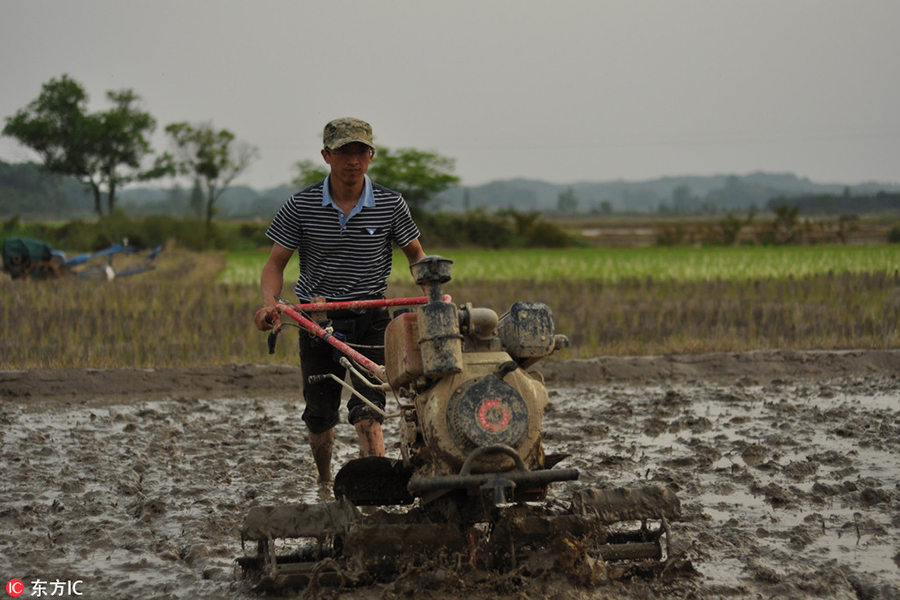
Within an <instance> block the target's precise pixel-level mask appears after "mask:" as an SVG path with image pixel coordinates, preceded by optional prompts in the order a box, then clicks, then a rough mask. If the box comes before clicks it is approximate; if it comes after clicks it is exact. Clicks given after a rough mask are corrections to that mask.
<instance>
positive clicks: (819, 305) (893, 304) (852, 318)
mask: <svg viewBox="0 0 900 600" xmlns="http://www.w3.org/2000/svg"><path fill="white" fill-rule="evenodd" d="M446 256H447V257H448V258H451V259H452V260H453V261H454V264H453V275H454V278H453V281H451V282H450V283H448V284H447V285H446V286H445V292H446V293H449V294H451V295H452V296H453V300H454V302H456V303H460V304H461V303H465V302H471V303H472V304H473V305H475V306H482V307H488V308H492V309H494V310H495V311H497V312H498V313H503V312H505V311H506V310H507V309H508V308H509V306H510V304H512V303H513V302H515V301H518V300H527V301H542V302H545V303H546V304H547V305H549V306H550V307H551V309H552V310H553V315H554V322H555V326H556V330H557V332H559V333H563V334H565V335H567V336H568V337H569V339H570V340H571V348H570V349H568V350H565V351H564V352H563V353H562V354H561V357H562V358H568V357H592V356H600V355H642V354H643V355H649V354H665V353H672V354H678V353H696V352H714V351H746V350H757V349H766V348H795V349H816V348H818V349H838V348H900V274H898V270H900V246H811V247H778V248H759V247H756V248H709V249H706V248H678V249H659V248H649V249H640V250H603V249H595V250H561V251H551V250H525V251H493V252H471V251H453V252H447V253H446ZM265 258H266V253H265V252H252V253H250V252H248V253H240V254H230V255H227V256H226V255H225V254H223V253H213V252H208V253H190V252H185V251H178V250H174V249H167V250H165V251H164V252H163V254H161V255H160V257H159V259H158V261H159V262H158V266H157V269H156V270H154V271H151V272H148V273H144V274H141V275H139V276H135V277H133V278H128V279H122V280H116V281H112V282H84V281H79V280H74V279H71V280H61V281H55V282H31V281H12V280H10V279H9V278H8V277H5V276H3V277H2V278H0V297H2V299H3V301H2V303H0V330H2V331H3V336H2V337H0V369H3V370H14V369H34V368H85V367H89V368H116V367H139V368H159V367H169V366H196V365H205V364H233V363H277V364H296V363H297V359H296V351H297V340H296V334H295V333H293V330H291V331H290V332H289V333H290V334H287V333H286V334H285V335H282V336H281V338H282V339H281V340H280V342H279V346H278V349H277V351H276V353H275V354H274V355H269V354H267V352H266V335H265V334H264V333H261V332H259V331H257V330H256V329H255V327H254V326H253V324H252V315H253V313H254V312H255V311H256V309H257V308H258V307H259V306H260V305H261V299H260V297H259V288H258V277H259V269H260V267H261V266H262V264H263V262H264V261H265ZM397 258H399V262H397V263H396V268H395V273H394V275H393V277H392V279H391V282H390V286H389V289H388V295H389V296H394V297H400V296H414V295H419V293H420V290H419V289H418V288H417V286H415V284H414V283H412V282H411V281H410V277H409V274H408V273H409V272H408V269H407V267H406V264H405V260H404V259H403V258H402V255H399V254H398V255H397ZM291 268H292V269H293V271H292V273H290V274H289V275H288V276H287V277H286V282H285V293H284V295H285V297H288V298H292V297H293V294H292V293H291V287H292V285H293V283H292V281H291V280H292V279H293V277H294V276H295V274H296V270H295V269H296V266H295V265H294V266H293V267H291Z"/></svg>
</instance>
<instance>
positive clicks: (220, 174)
mask: <svg viewBox="0 0 900 600" xmlns="http://www.w3.org/2000/svg"><path fill="white" fill-rule="evenodd" d="M166 133H168V134H169V135H170V136H171V137H172V141H173V143H174V146H175V155H176V156H175V157H174V158H173V157H171V156H169V157H168V159H169V160H170V161H171V164H172V165H173V168H174V169H175V170H176V172H178V173H179V174H181V175H190V176H191V177H193V178H194V179H195V181H199V182H201V183H202V185H203V189H204V192H205V194H206V232H207V241H208V240H209V235H210V231H211V230H210V226H211V225H212V218H213V215H215V204H216V200H218V199H219V198H220V197H221V196H222V194H223V193H224V192H225V190H227V189H228V187H229V186H230V185H231V183H232V182H233V181H234V180H235V178H236V177H237V176H238V175H240V174H241V173H243V172H244V171H245V170H246V169H247V167H249V166H250V164H251V163H252V162H253V161H254V160H255V159H256V157H257V156H258V155H259V151H258V150H257V148H256V147H255V146H251V145H250V144H247V143H246V142H239V141H236V139H235V136H234V134H233V133H231V132H230V131H228V130H227V129H221V130H219V131H216V130H215V129H213V127H212V125H210V124H201V125H197V126H194V125H190V124H189V123H184V122H182V123H172V124H171V125H168V126H167V127H166Z"/></svg>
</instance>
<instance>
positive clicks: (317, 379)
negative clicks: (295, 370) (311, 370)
mask: <svg viewBox="0 0 900 600" xmlns="http://www.w3.org/2000/svg"><path fill="white" fill-rule="evenodd" d="M329 377H331V375H328V374H325V375H310V376H309V377H307V378H306V380H307V381H308V382H309V383H318V382H320V381H325V380H326V379H328V378H329Z"/></svg>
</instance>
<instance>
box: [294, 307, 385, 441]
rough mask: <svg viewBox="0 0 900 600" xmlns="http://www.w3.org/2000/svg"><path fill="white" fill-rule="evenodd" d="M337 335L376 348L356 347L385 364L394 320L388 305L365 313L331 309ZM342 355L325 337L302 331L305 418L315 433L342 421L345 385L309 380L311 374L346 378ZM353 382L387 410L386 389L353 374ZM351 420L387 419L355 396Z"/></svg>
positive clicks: (349, 401) (376, 403)
mask: <svg viewBox="0 0 900 600" xmlns="http://www.w3.org/2000/svg"><path fill="white" fill-rule="evenodd" d="M328 318H329V319H330V320H331V324H332V327H333V328H334V332H335V334H341V335H343V336H344V339H343V341H344V342H346V343H348V344H361V345H363V346H375V347H374V348H366V347H362V348H354V350H357V351H358V352H359V353H360V354H362V355H363V356H365V357H366V358H368V359H369V360H371V361H373V362H375V363H376V364H379V365H383V364H384V330H385V329H386V328H387V325H388V323H389V322H390V320H391V317H390V313H389V312H388V309H387V308H370V309H367V310H364V311H362V312H354V311H349V310H340V311H329V313H328ZM341 356H343V354H342V353H341V352H340V351H339V350H337V349H336V348H334V347H333V346H331V345H330V344H328V343H327V342H325V341H324V340H322V339H320V338H318V337H316V336H312V335H310V334H309V333H308V332H306V331H304V330H302V329H301V330H300V371H301V373H302V376H303V399H304V400H305V401H306V408H304V409H303V416H302V418H303V421H304V422H305V423H306V426H307V427H308V428H309V430H310V431H311V432H312V433H324V432H326V431H328V430H329V429H331V428H333V427H334V426H335V425H337V424H338V423H339V422H340V414H339V412H340V408H341V394H342V392H343V389H344V388H343V386H342V385H341V384H339V383H338V382H337V381H334V380H333V379H331V378H328V379H324V380H322V381H318V382H315V383H309V377H310V376H311V375H321V374H325V373H333V374H335V375H336V376H337V377H338V379H341V380H343V379H344V377H345V376H346V374H347V370H346V369H345V368H344V367H342V366H341V365H340V364H339V363H338V361H339V360H340V358H341ZM350 381H351V383H352V384H353V387H354V389H356V390H357V391H358V392H359V393H360V394H362V395H363V396H365V397H366V398H367V399H368V400H369V401H370V402H372V403H373V404H375V405H376V406H378V407H379V408H381V409H382V410H384V406H385V397H384V392H382V391H381V390H376V389H372V388H370V387H368V386H367V385H366V384H365V383H363V382H361V381H360V380H359V378H358V377H356V376H355V375H353V374H352V373H351V374H350ZM347 410H348V412H349V418H348V421H349V422H350V424H351V425H356V423H358V422H360V421H363V420H365V419H375V420H376V421H378V422H379V423H381V422H383V421H384V417H383V416H382V415H381V413H379V412H377V411H375V410H373V409H372V408H371V407H369V406H368V405H367V404H366V403H365V402H363V401H362V400H360V399H359V398H357V397H356V396H355V395H352V394H351V396H350V399H349V400H348V401H347Z"/></svg>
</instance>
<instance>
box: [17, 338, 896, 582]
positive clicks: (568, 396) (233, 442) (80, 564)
mask: <svg viewBox="0 0 900 600" xmlns="http://www.w3.org/2000/svg"><path fill="white" fill-rule="evenodd" d="M539 366H540V367H541V369H542V370H543V371H544V372H545V374H546V375H547V378H548V385H549V387H550V407H549V409H548V411H547V414H546V418H545V426H544V431H545V435H544V444H545V448H546V450H547V452H568V453H571V454H572V457H570V458H568V459H567V460H566V461H564V462H563V463H561V465H560V467H570V468H571V467H575V468H578V469H579V470H580V472H581V477H580V479H579V481H577V482H570V483H564V484H555V487H554V488H553V489H554V492H553V494H554V496H555V497H557V498H559V499H562V500H564V499H565V498H566V497H567V495H568V494H570V493H571V491H572V490H573V489H576V488H578V487H583V486H592V487H618V486H629V485H645V484H648V483H652V484H662V485H666V486H669V487H671V488H672V489H675V490H677V493H678V496H679V498H680V499H681V504H682V512H683V516H682V518H681V520H680V521H678V522H676V523H673V539H674V542H675V550H676V553H677V554H678V557H679V559H680V560H681V561H682V564H689V565H690V566H689V567H688V568H683V569H681V570H680V571H679V572H677V573H675V574H673V576H671V577H670V576H667V577H665V578H664V579H656V580H649V581H648V580H641V579H632V580H629V581H621V582H615V583H610V584H607V585H601V586H594V587H587V586H585V585H582V584H581V583H579V582H578V581H577V580H576V579H573V578H570V577H569V576H567V575H566V574H565V573H563V572H561V571H551V573H549V574H546V575H544V576H540V577H529V576H523V575H521V574H518V575H517V574H515V573H514V574H512V575H508V576H503V577H493V578H491V577H485V576H484V575H483V574H481V573H477V572H472V571H468V570H463V571H449V570H446V569H438V570H431V571H429V570H419V571H411V572H408V573H406V574H405V575H404V576H403V577H401V578H399V579H398V580H396V581H394V582H391V583H386V584H379V585H375V586H372V587H369V588H365V589H344V590H328V589H320V590H307V593H306V594H305V597H325V598H334V597H340V598H413V597H416V598H451V597H452V598H459V597H460V596H461V595H466V596H468V597H470V598H473V599H481V598H635V599H637V598H673V599H674V598H696V599H712V598H753V599H756V598H848V599H851V598H852V599H866V600H868V599H889V598H891V599H893V598H900V376H898V374H900V352H897V351H893V352H840V353H828V352H809V353H803V352H770V353H751V354H741V355H735V354H727V355H726V354H723V355H701V356H691V357H656V358H635V359H596V360H592V361H566V362H562V363H547V364H545V365H539ZM297 380H298V376H297V373H296V371H295V370H293V369H290V368H283V367H282V368H269V367H260V366H248V365H244V366H232V367H221V368H205V369H195V370H168V371H129V370H123V371H41V372H13V371H0V398H2V403H0V426H2V428H0V431H2V446H0V456H2V459H0V460H2V465H3V478H2V482H0V498H2V501H0V564H2V565H3V572H2V573H0V575H2V576H3V577H4V578H5V579H3V581H4V583H5V582H6V581H8V580H10V579H12V578H17V579H20V580H21V581H23V582H24V585H25V593H24V594H23V595H22V597H34V596H36V595H37V594H34V583H33V582H35V581H38V580H40V581H44V582H47V584H46V587H45V588H44V590H45V593H44V595H45V596H51V591H52V592H54V593H53V594H52V595H53V596H56V597H69V598H75V597H77V596H76V595H75V594H74V592H73V590H72V589H71V588H66V587H65V586H64V585H62V584H60V585H59V586H57V587H54V585H53V583H54V582H57V581H59V582H63V583H68V582H76V581H80V582H81V583H80V584H79V585H78V586H76V588H75V590H74V591H78V592H80V593H81V594H82V596H81V597H83V598H142V599H150V598H175V599H189V598H190V599H195V598H209V599H213V598H215V599H249V598H253V597H255V596H254V595H253V594H250V593H249V592H248V591H247V590H246V589H245V588H244V587H243V585H242V583H240V582H239V581H236V579H235V563H234V559H235V558H236V557H237V556H240V555H242V554H243V553H244V552H243V551H242V550H241V544H240V540H239V535H238V530H239V527H240V524H241V522H242V520H243V516H244V513H245V512H246V510H247V509H248V508H249V507H250V506H253V505H256V504H277V503H284V502H299V501H310V502H314V501H316V500H317V497H316V495H317V491H316V486H315V483H314V475H313V472H314V467H313V464H312V460H311V458H310V455H309V452H308V450H307V447H306V444H305V442H304V439H303V427H302V423H301V422H300V421H299V418H298V416H299V413H300V410H301V408H302V407H301V402H300V401H299V400H297V399H296V397H295V394H294V393H293V391H292V390H293V388H294V387H296V386H297V385H298V383H297ZM386 431H387V434H388V442H389V443H390V442H391V441H392V438H393V437H394V436H393V433H394V431H393V428H392V427H390V426H388V427H387V428H386ZM336 450H337V453H338V454H337V457H336V461H335V462H336V465H338V466H339V465H340V464H342V463H343V462H345V461H346V460H348V459H349V458H351V457H353V456H354V454H355V452H356V442H355V439H354V436H353V435H352V431H351V428H350V427H349V426H348V425H346V424H343V425H341V426H340V427H339V429H338V440H337V448H336ZM394 454H396V451H394ZM250 550H251V549H250V548H249V547H248V548H247V552H250ZM295 596H296V597H304V594H303V593H300V592H298V593H297V594H295Z"/></svg>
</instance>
